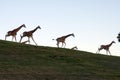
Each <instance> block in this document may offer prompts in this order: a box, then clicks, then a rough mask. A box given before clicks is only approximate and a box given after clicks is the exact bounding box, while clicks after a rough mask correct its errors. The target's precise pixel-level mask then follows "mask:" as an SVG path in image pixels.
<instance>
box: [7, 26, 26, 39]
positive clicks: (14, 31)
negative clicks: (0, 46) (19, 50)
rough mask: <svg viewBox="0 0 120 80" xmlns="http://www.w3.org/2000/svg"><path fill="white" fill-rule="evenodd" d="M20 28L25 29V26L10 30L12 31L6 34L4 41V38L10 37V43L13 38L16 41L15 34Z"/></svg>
mask: <svg viewBox="0 0 120 80" xmlns="http://www.w3.org/2000/svg"><path fill="white" fill-rule="evenodd" d="M22 27H25V28H26V26H25V24H22V25H21V26H20V27H18V28H16V29H14V30H12V31H8V32H7V34H6V35H5V40H6V38H7V37H8V36H12V41H13V39H14V38H15V41H17V39H16V35H17V32H18V31H19V30H20V29H21V28H22Z"/></svg>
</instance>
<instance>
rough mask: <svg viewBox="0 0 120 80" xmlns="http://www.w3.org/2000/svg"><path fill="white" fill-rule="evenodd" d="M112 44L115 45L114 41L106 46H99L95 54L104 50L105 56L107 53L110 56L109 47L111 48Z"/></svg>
mask: <svg viewBox="0 0 120 80" xmlns="http://www.w3.org/2000/svg"><path fill="white" fill-rule="evenodd" d="M113 43H115V41H112V42H111V43H110V44H108V45H101V46H100V48H98V51H97V52H96V53H98V52H100V50H102V49H104V50H106V54H108V52H109V54H110V55H111V53H110V50H109V48H110V46H112V44H113Z"/></svg>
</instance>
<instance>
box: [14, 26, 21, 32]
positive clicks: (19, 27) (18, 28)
mask: <svg viewBox="0 0 120 80" xmlns="http://www.w3.org/2000/svg"><path fill="white" fill-rule="evenodd" d="M22 27H23V25H21V26H20V27H18V28H17V29H15V30H16V32H18V31H19V30H20V29H21V28H22Z"/></svg>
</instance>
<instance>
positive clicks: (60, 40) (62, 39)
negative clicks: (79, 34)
mask: <svg viewBox="0 0 120 80" xmlns="http://www.w3.org/2000/svg"><path fill="white" fill-rule="evenodd" d="M69 36H73V37H75V35H74V34H73V33H72V34H68V35H66V36H62V37H59V38H57V39H56V41H57V47H59V44H60V42H61V43H62V47H63V44H64V45H65V46H66V43H65V39H66V38H67V37H69ZM53 40H54V39H53ZM65 46H64V47H65Z"/></svg>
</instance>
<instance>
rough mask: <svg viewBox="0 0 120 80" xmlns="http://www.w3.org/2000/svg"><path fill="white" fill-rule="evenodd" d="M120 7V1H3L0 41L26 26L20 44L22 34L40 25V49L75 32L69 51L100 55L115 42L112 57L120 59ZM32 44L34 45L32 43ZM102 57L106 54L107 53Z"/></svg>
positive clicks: (0, 4)
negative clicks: (11, 31)
mask: <svg viewBox="0 0 120 80" xmlns="http://www.w3.org/2000/svg"><path fill="white" fill-rule="evenodd" d="M119 4H120V0H0V39H1V40H5V35H6V33H7V32H8V31H10V30H13V29H15V28H17V27H19V26H20V25H22V24H25V25H26V28H22V29H21V30H20V31H19V32H18V33H17V41H18V42H19V40H20V34H22V33H23V32H24V31H30V30H33V29H34V28H36V27H37V26H38V25H39V26H41V30H37V31H36V32H35V33H34V34H33V37H34V40H35V41H36V43H37V44H38V45H39V46H50V47H56V41H53V40H52V39H56V38H58V37H61V36H64V35H67V34H70V33H74V35H75V37H72V36H71V37H68V38H67V39H66V48H68V49H70V48H72V47H74V46H77V47H78V49H79V50H82V51H87V52H93V53H96V51H97V49H98V48H99V47H100V45H106V44H109V43H111V42H112V41H113V40H114V41H115V42H116V44H113V45H112V46H111V47H110V51H111V54H112V55H113V56H120V43H119V42H118V40H117V38H116V37H117V35H118V33H119V32H120V5H119ZM11 39H12V37H7V40H8V41H11ZM25 40H27V38H23V41H25ZM31 44H33V45H34V43H33V41H32V40H31ZM60 45H61V44H60ZM100 54H103V55H106V51H104V50H102V51H101V52H100Z"/></svg>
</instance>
